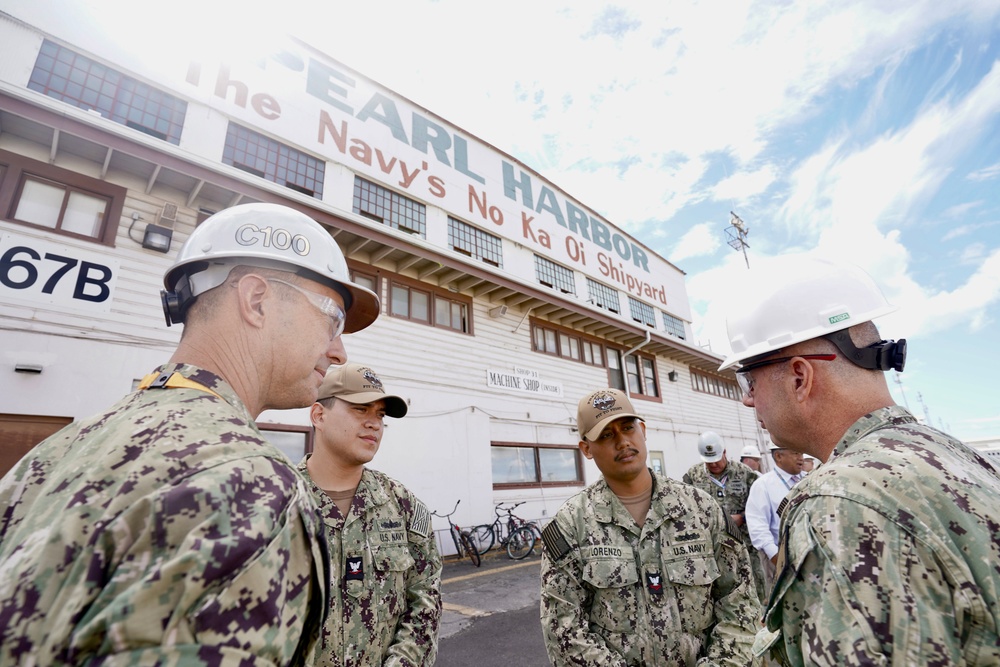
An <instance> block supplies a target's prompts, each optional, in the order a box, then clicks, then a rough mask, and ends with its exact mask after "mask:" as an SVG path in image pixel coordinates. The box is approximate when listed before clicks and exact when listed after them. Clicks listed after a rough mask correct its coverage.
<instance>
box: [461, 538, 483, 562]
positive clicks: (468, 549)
mask: <svg viewBox="0 0 1000 667" xmlns="http://www.w3.org/2000/svg"><path fill="white" fill-rule="evenodd" d="M462 547H463V548H464V549H465V555H466V556H468V557H469V560H471V561H472V564H473V565H475V566H476V567H479V566H480V565H481V564H482V562H483V560H482V558H480V557H479V552H478V551H476V547H475V546H473V544H472V540H470V539H469V534H468V533H462Z"/></svg>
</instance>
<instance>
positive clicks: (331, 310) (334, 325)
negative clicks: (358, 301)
mask: <svg viewBox="0 0 1000 667" xmlns="http://www.w3.org/2000/svg"><path fill="white" fill-rule="evenodd" d="M267 280H268V282H272V283H281V284H282V285H287V286H288V287H291V288H292V289H293V290H295V291H296V292H298V293H299V294H301V295H302V296H304V297H305V298H306V299H307V300H308V301H309V303H311V304H312V305H314V306H315V307H316V308H318V309H319V312H321V313H323V314H324V315H326V316H327V317H329V318H330V340H333V339H334V338H336V337H337V336H339V335H340V334H342V333H344V324H345V323H346V322H347V314H346V313H345V312H344V309H343V308H341V307H340V306H338V305H337V303H336V302H335V301H334V300H333V299H331V298H330V297H328V296H320V295H319V294H316V293H315V292H310V291H309V290H306V289H302V288H301V287H299V286H298V285H294V284H292V283H290V282H288V281H287V280H281V279H279V278H268V279H267Z"/></svg>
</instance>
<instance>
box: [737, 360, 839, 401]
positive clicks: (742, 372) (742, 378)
mask: <svg viewBox="0 0 1000 667" xmlns="http://www.w3.org/2000/svg"><path fill="white" fill-rule="evenodd" d="M836 358H837V355H835V354H796V355H795V356H792V357H777V358H775V359H764V360H763V361H755V362H753V363H752V364H746V365H745V366H742V367H740V369H739V370H738V371H736V381H737V382H738V383H739V385H740V389H742V390H743V395H744V396H753V386H754V379H753V376H752V375H750V372H751V371H754V370H756V369H758V368H763V367H764V366H771V365H772V364H783V363H785V362H786V361H791V360H792V359H815V360H817V361H833V360H834V359H836Z"/></svg>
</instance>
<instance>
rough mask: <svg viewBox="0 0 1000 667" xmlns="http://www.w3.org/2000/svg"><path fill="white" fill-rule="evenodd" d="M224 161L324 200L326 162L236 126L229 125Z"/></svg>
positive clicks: (233, 124)
mask: <svg viewBox="0 0 1000 667" xmlns="http://www.w3.org/2000/svg"><path fill="white" fill-rule="evenodd" d="M222 161H223V162H224V163H226V164H228V165H232V166H234V167H236V168H237V169H241V170H243V171H245V172H247V173H250V174H254V175H255V176H260V177H261V178H265V179H267V180H269V181H271V182H272V183H277V184H279V185H284V186H285V187H286V188H289V189H291V190H295V191H296V192H301V193H302V194H305V195H309V196H310V197H316V198H317V199H322V197H323V178H324V176H325V174H326V163H325V162H323V161H322V160H320V159H319V158H315V157H313V156H312V155H309V154H308V153H303V152H302V151H300V150H296V149H295V148H292V147H291V146H286V145H285V144H283V143H281V142H279V141H275V140H274V139H271V138H270V137H265V136H264V135H263V134H259V133H257V132H254V131H253V130H249V129H247V128H245V127H243V126H241V125H237V124H236V123H229V131H228V132H226V146H225V148H224V149H223V151H222Z"/></svg>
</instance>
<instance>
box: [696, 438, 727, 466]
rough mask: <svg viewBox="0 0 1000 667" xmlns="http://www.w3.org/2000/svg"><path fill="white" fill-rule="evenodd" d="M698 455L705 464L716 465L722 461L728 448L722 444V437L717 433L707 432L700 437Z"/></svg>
mask: <svg viewBox="0 0 1000 667" xmlns="http://www.w3.org/2000/svg"><path fill="white" fill-rule="evenodd" d="M698 453H699V454H701V460H702V461H704V462H705V463H715V462H716V461H719V460H721V459H722V455H723V454H725V453H726V448H725V446H724V445H723V444H722V436H720V435H719V434H718V433H716V432H715V431H705V432H704V433H702V434H701V435H700V436H698Z"/></svg>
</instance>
